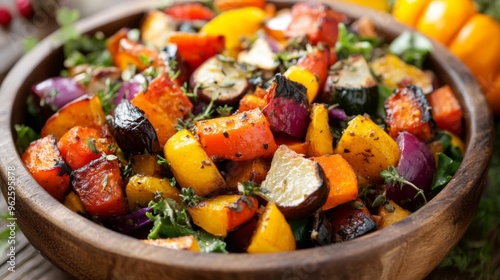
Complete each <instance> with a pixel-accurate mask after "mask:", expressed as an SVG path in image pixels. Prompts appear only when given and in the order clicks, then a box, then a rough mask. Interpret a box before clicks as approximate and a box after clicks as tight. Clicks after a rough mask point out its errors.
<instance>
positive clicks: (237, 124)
mask: <svg viewBox="0 0 500 280" xmlns="http://www.w3.org/2000/svg"><path fill="white" fill-rule="evenodd" d="M195 125H196V135H197V136H198V138H199V139H200V143H201V146H202V147H203V149H204V150H205V151H206V152H207V154H208V155H209V156H210V157H212V158H214V159H229V160H234V161H242V160H247V159H252V158H256V157H260V156H263V157H269V156H271V155H272V154H273V153H274V151H276V149H277V146H276V142H275V141H274V136H273V133H272V132H271V128H270V126H269V122H268V121H267V119H266V117H265V116H264V115H263V114H262V112H261V111H260V110H258V109H254V110H251V111H247V112H242V113H239V114H235V115H231V116H228V117H221V118H215V119H210V120H204V121H199V122H196V124H195Z"/></svg>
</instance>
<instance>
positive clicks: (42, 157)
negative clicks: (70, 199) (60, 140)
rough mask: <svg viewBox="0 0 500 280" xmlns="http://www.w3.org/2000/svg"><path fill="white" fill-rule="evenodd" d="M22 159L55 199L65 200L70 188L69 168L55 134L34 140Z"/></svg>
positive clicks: (39, 182) (34, 176)
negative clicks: (58, 146)
mask: <svg viewBox="0 0 500 280" xmlns="http://www.w3.org/2000/svg"><path fill="white" fill-rule="evenodd" d="M22 160H23V163H24V166H26V168H27V169H28V171H29V172H30V173H31V175H32V176H33V178H34V179H35V180H36V181H37V182H38V184H40V186H42V188H44V189H45V190H46V191H47V192H48V193H49V194H50V195H52V196H53V197H54V198H55V199H57V200H59V201H63V199H64V194H65V193H66V192H67V191H68V190H69V180H70V178H69V175H68V173H67V171H69V168H68V167H67V165H66V163H65V162H64V159H63V157H62V156H61V153H60V152H59V149H58V148H57V144H56V139H55V137H54V135H52V134H50V135H48V136H45V137H43V138H40V139H38V140H36V141H34V142H32V143H31V144H30V146H29V147H28V149H26V151H25V152H24V154H23V155H22Z"/></svg>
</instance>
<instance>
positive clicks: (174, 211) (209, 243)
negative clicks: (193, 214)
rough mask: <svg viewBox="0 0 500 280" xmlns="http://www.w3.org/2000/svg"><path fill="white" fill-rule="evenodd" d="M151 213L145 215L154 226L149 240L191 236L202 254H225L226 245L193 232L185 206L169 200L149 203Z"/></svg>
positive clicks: (207, 234)
mask: <svg viewBox="0 0 500 280" xmlns="http://www.w3.org/2000/svg"><path fill="white" fill-rule="evenodd" d="M149 207H150V208H151V209H152V213H146V215H147V216H148V218H149V219H151V220H152V221H153V222H154V224H153V228H152V229H151V232H150V233H149V235H148V238H149V239H157V238H172V237H179V236H186V235H193V236H194V237H195V238H196V240H197V241H198V244H199V245H200V248H201V250H202V251H203V252H205V253H208V252H214V253H227V250H226V243H225V242H224V241H223V240H221V239H219V238H218V237H216V236H213V235H211V234H209V233H207V232H205V231H203V230H195V229H194V228H193V226H192V225H191V220H190V217H189V214H188V212H187V210H186V206H185V205H184V204H181V203H177V202H176V201H175V200H173V199H170V198H163V199H161V200H159V201H158V202H155V201H151V202H150V203H149Z"/></svg>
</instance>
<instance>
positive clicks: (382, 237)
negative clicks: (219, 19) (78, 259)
mask: <svg viewBox="0 0 500 280" xmlns="http://www.w3.org/2000/svg"><path fill="white" fill-rule="evenodd" d="M273 2H276V3H279V4H286V3H293V1H280V0H278V1H273ZM155 3H157V1H140V2H139V1H138V2H131V3H126V4H121V5H120V6H117V7H114V8H113V9H111V10H107V11H106V12H102V13H99V14H97V15H95V16H92V17H90V18H87V19H85V20H82V21H80V22H79V23H78V24H77V28H78V30H80V31H82V32H83V33H86V32H95V31H97V30H98V29H99V27H100V26H103V25H104V24H106V23H111V22H113V21H115V20H117V19H119V18H123V17H127V16H130V15H134V14H136V13H138V12H141V13H142V12H143V11H146V10H148V9H149V8H151V7H153V6H154V5H155ZM329 4H330V5H332V6H333V7H334V8H335V9H337V10H339V11H342V12H346V11H348V12H347V14H349V15H350V16H353V15H354V16H360V15H365V16H368V17H372V18H377V20H376V21H375V23H376V24H377V25H379V26H380V25H381V24H382V25H385V27H384V28H386V29H387V34H389V36H395V34H398V33H400V32H402V31H404V30H407V29H408V28H407V27H404V26H403V25H402V24H400V23H397V22H396V21H394V20H393V19H392V18H391V17H390V15H388V14H383V13H379V12H376V11H372V10H368V9H365V8H362V7H358V6H355V5H352V4H345V3H329ZM58 47H59V44H57V43H55V42H54V35H51V36H49V37H48V38H46V39H45V40H43V41H42V42H41V43H39V45H38V46H37V47H36V48H35V49H34V50H33V51H31V52H30V53H28V54H27V55H25V56H24V57H23V58H22V59H21V60H20V61H19V62H18V64H16V66H15V67H14V68H13V69H12V70H11V71H10V73H9V74H8V76H7V77H6V79H5V81H4V83H3V84H2V87H1V89H0V104H2V106H4V110H2V112H1V113H0V135H1V138H0V139H1V140H0V141H1V142H0V154H2V157H0V167H1V176H2V179H3V180H4V182H7V176H8V175H7V168H8V167H9V166H13V167H14V168H15V170H16V176H17V178H18V179H17V181H18V182H23V183H24V184H23V185H22V188H21V187H18V188H17V190H16V199H17V201H18V203H23V204H26V205H27V206H28V207H30V208H31V209H32V210H33V211H37V212H38V213H39V214H40V215H41V216H44V217H46V218H47V220H49V221H51V222H52V223H53V225H54V226H55V227H56V228H57V229H58V230H60V231H61V232H63V233H64V234H66V235H69V236H77V237H78V238H79V239H80V242H82V243H85V244H86V245H88V246H89V247H91V248H93V249H95V250H97V251H106V252H111V253H113V254H115V255H117V256H123V257H127V258H133V259H135V260H137V261H146V262H152V263H157V264H159V265H162V266H165V267H171V268H174V267H183V268H185V269H194V270H198V271H206V272H215V271H217V272H222V273H235V272H238V273H244V272H251V271H253V270H255V269H256V268H257V269H259V270H260V271H266V270H269V271H271V270H273V269H277V268H290V267H292V266H295V265H297V264H300V265H327V264H331V263H334V262H337V263H338V262H340V263H346V262H350V261H359V256H360V254H361V255H362V254H364V253H367V252H370V251H376V250H387V249H390V248H391V246H394V245H393V244H398V243H400V242H404V240H405V238H406V237H407V236H408V235H409V234H411V233H412V231H415V230H418V228H420V227H423V226H430V225H431V224H432V220H429V219H427V217H429V216H430V215H431V214H433V215H436V213H437V214H439V213H443V212H444V211H449V210H450V209H452V208H454V207H459V206H460V205H458V204H459V203H464V201H463V200H452V199H448V198H449V197H454V196H453V195H452V194H453V193H463V194H464V195H467V193H469V192H471V191H473V188H475V187H477V186H480V185H481V184H482V183H483V181H484V178H483V177H484V175H485V173H484V172H483V173H482V174H469V173H468V170H467V168H466V167H467V166H469V165H475V166H479V168H478V169H479V170H484V171H485V172H486V170H487V166H488V163H489V157H490V156H491V154H492V149H493V118H492V114H491V112H490V111H489V109H487V108H488V106H487V102H486V99H485V97H484V96H483V94H478V92H480V87H479V86H478V84H477V83H476V81H475V79H474V78H473V77H472V75H471V74H470V73H469V72H468V71H461V72H460V73H459V72H458V71H457V69H456V68H455V67H456V66H457V65H461V67H462V68H464V67H465V66H463V65H462V64H461V62H459V61H458V59H457V58H456V57H454V56H453V55H451V54H450V53H449V52H448V51H447V50H446V49H445V47H444V46H442V45H440V44H438V43H434V48H435V49H434V52H433V55H432V60H433V61H435V62H436V64H438V66H440V67H442V68H443V70H444V71H445V72H446V73H448V75H449V78H450V79H452V80H454V81H455V85H454V89H466V90H467V91H460V92H458V93H459V99H461V101H462V103H463V104H469V105H471V106H467V107H465V106H464V107H465V108H464V117H465V119H466V122H465V126H466V131H467V132H466V146H467V148H466V154H465V157H464V160H463V163H462V165H461V167H460V168H459V170H458V172H457V174H456V175H455V176H454V178H453V179H452V181H451V182H450V183H449V184H448V186H447V187H446V188H445V189H444V190H443V191H442V192H441V193H440V194H439V195H438V196H436V197H435V198H434V199H433V200H431V201H430V202H429V203H428V204H427V205H426V206H424V207H422V208H421V209H420V210H418V211H417V212H415V213H413V214H412V215H411V216H409V217H408V218H406V219H405V220H403V221H401V222H399V223H396V224H394V225H393V226H391V227H388V228H385V229H381V230H377V231H376V232H373V233H370V234H368V235H366V236H363V237H360V238H357V239H354V240H351V241H349V242H345V243H341V244H334V245H328V246H324V247H318V248H311V249H303V250H298V251H294V252H287V253H279V254H259V255H251V254H203V253H193V252H187V251H176V250H169V249H164V248H159V247H156V246H150V245H146V244H143V243H142V242H140V241H138V240H136V239H134V238H131V237H128V236H125V235H123V234H119V233H116V232H113V231H111V230H108V229H105V228H103V227H102V226H100V225H97V224H95V223H93V222H91V221H89V220H87V219H85V218H83V217H81V216H80V215H77V214H75V213H73V212H71V211H70V210H68V209H66V207H65V206H64V205H63V204H61V203H59V202H57V201H56V200H55V199H53V198H52V197H50V196H49V195H48V194H47V193H46V192H45V191H43V190H42V188H41V187H40V186H39V185H38V184H37V183H36V181H35V180H34V179H33V178H32V177H31V176H30V175H29V173H28V172H27V170H26V169H25V167H24V166H23V165H22V162H21V160H20V157H19V155H18V154H17V152H16V147H15V144H14V141H13V139H14V136H13V135H15V134H13V125H14V124H13V116H14V115H15V112H13V111H12V107H13V104H14V102H15V101H16V100H17V99H18V98H21V96H20V95H18V94H17V93H18V91H19V89H20V87H21V86H22V84H23V81H25V80H26V79H27V78H28V77H29V76H30V75H31V74H32V72H33V71H34V69H35V67H36V65H38V64H39V63H40V62H41V61H43V60H44V59H46V57H47V55H48V54H49V53H51V52H53V50H55V49H56V48H58ZM471 89H472V91H476V92H471ZM5 107H6V110H5ZM478 132H482V134H481V135H483V136H484V135H486V136H487V137H483V138H482V139H479V138H478V137H477V136H478V135H479V133H478ZM480 150H482V153H481V154H483V153H485V152H486V154H487V156H488V158H480V159H478V158H474V155H475V154H477V153H478V151H480ZM2 191H3V194H4V197H5V196H6V195H7V190H6V188H5V186H2ZM54 213H55V214H57V215H54ZM68 221H71V223H72V226H71V227H68V225H67V224H68ZM109 240H113V242H109ZM117 244H119V246H117ZM34 246H35V247H36V246H37V245H36V244H34ZM42 253H43V252H42ZM158 256H164V257H163V258H159V257H158Z"/></svg>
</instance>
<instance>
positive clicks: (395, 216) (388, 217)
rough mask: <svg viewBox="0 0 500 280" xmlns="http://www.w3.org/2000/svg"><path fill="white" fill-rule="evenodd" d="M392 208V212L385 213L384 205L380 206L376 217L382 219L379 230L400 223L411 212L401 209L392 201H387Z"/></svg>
mask: <svg viewBox="0 0 500 280" xmlns="http://www.w3.org/2000/svg"><path fill="white" fill-rule="evenodd" d="M389 204H391V206H392V207H394V211H393V212H389V211H387V209H386V208H385V207H384V205H380V207H379V208H378V215H379V216H380V217H381V218H382V221H381V224H380V226H379V227H380V228H385V227H388V226H390V225H392V224H394V223H396V222H399V221H401V220H402V219H404V218H406V217H408V216H409V215H410V214H411V212H410V211H408V210H406V209H403V208H401V207H400V206H399V205H397V204H396V203H394V202H393V201H392V200H390V201H389Z"/></svg>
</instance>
